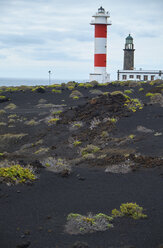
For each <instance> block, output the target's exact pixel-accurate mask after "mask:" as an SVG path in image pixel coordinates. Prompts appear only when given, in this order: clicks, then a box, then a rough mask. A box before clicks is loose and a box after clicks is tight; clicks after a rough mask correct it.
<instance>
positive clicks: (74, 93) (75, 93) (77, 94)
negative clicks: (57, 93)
mask: <svg viewBox="0 0 163 248" xmlns="http://www.w3.org/2000/svg"><path fill="white" fill-rule="evenodd" d="M82 96H83V94H82V93H81V92H80V91H79V90H73V91H72V92H71V94H70V97H71V98H73V99H79V97H82Z"/></svg>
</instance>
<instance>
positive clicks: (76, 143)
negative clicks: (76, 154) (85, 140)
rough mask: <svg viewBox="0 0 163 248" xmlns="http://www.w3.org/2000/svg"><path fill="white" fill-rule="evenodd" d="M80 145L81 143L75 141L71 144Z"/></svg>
mask: <svg viewBox="0 0 163 248" xmlns="http://www.w3.org/2000/svg"><path fill="white" fill-rule="evenodd" d="M81 143H82V142H81V141H79V140H75V141H74V142H73V145H74V146H79V145H80V144H81Z"/></svg>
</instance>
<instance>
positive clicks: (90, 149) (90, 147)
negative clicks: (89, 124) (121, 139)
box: [81, 145, 100, 157]
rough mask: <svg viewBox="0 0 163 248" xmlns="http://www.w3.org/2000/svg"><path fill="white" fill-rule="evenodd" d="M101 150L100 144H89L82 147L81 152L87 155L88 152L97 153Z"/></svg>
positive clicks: (84, 155)
mask: <svg viewBox="0 0 163 248" xmlns="http://www.w3.org/2000/svg"><path fill="white" fill-rule="evenodd" d="M99 150H100V148H99V147H98V146H94V145H87V146H86V147H84V148H82V149H81V154H82V156H83V157H86V156H87V155H88V154H94V153H97V152H98V151H99Z"/></svg>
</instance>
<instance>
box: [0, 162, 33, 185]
mask: <svg viewBox="0 0 163 248" xmlns="http://www.w3.org/2000/svg"><path fill="white" fill-rule="evenodd" d="M0 177H1V178H2V179H3V180H4V181H5V182H10V183H25V182H27V181H34V180H35V179H36V176H35V175H34V173H33V171H32V169H31V168H30V167H28V168H24V167H22V166H20V165H19V164H17V165H12V166H9V167H1V168H0Z"/></svg>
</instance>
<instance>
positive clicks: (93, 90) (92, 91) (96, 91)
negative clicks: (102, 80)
mask: <svg viewBox="0 0 163 248" xmlns="http://www.w3.org/2000/svg"><path fill="white" fill-rule="evenodd" d="M90 93H91V94H92V95H102V94H103V92H102V91H101V90H98V89H92V90H90Z"/></svg>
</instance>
